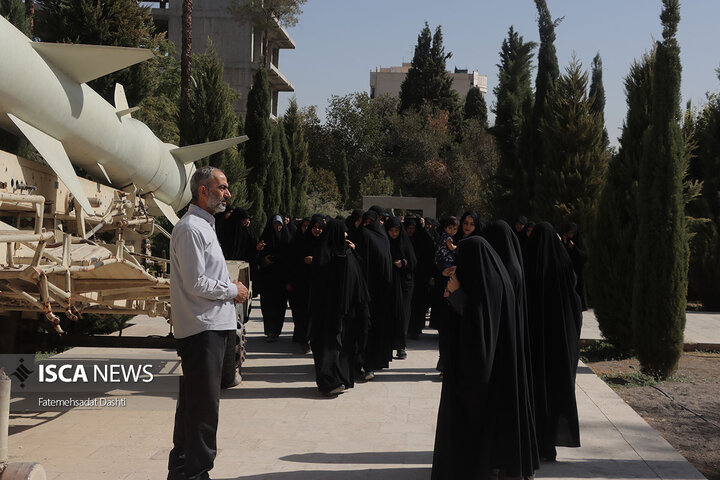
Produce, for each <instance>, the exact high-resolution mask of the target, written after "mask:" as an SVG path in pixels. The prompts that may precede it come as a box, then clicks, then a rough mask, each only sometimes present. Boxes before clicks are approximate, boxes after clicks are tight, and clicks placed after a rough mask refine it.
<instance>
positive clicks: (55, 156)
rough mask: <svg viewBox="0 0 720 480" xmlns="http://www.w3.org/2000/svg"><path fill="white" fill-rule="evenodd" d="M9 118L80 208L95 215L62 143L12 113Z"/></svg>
mask: <svg viewBox="0 0 720 480" xmlns="http://www.w3.org/2000/svg"><path fill="white" fill-rule="evenodd" d="M7 116H8V117H9V118H10V120H12V122H13V123H14V124H15V125H16V126H17V127H18V128H19V129H20V131H22V132H23V135H25V136H26V137H27V139H28V140H29V141H30V143H32V144H33V146H34V147H35V148H36V149H37V151H38V152H40V155H42V156H43V158H44V159H45V161H46V162H47V163H48V165H50V167H52V169H53V170H54V171H55V173H56V174H57V176H58V177H59V178H60V180H62V182H63V183H64V184H65V186H66V187H67V188H68V190H70V193H72V194H73V196H74V197H75V198H76V199H77V200H78V202H79V203H80V206H82V208H83V210H85V211H86V212H87V213H89V214H91V215H92V214H94V213H95V210H93V208H92V207H91V206H90V201H88V198H87V195H85V191H84V190H83V188H82V186H81V185H80V181H79V179H78V177H77V173H75V169H74V168H73V166H72V163H70V159H69V158H68V156H67V153H66V152H65V148H64V147H63V145H62V143H60V141H59V140H58V139H56V138H53V137H51V136H50V135H48V134H47V133H45V132H43V131H41V130H38V129H37V128H35V127H33V126H32V125H30V124H28V123H25V122H24V121H22V120H20V119H19V118H18V117H16V116H15V115H13V114H12V113H8V114H7Z"/></svg>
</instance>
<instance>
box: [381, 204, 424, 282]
mask: <svg viewBox="0 0 720 480" xmlns="http://www.w3.org/2000/svg"><path fill="white" fill-rule="evenodd" d="M393 227H394V228H397V229H398V230H399V231H400V233H399V235H398V237H397V238H390V236H389V235H388V240H389V241H390V254H391V255H392V259H393V261H395V260H405V262H406V269H407V270H408V271H409V272H411V273H412V272H414V271H415V266H416V265H417V258H416V257H415V249H414V248H413V246H412V242H411V241H410V237H409V236H408V234H407V232H406V231H405V229H404V228H403V224H402V222H401V221H400V219H399V218H398V217H390V218H388V219H387V221H386V222H385V231H386V232H387V231H389V230H390V229H391V228H393Z"/></svg>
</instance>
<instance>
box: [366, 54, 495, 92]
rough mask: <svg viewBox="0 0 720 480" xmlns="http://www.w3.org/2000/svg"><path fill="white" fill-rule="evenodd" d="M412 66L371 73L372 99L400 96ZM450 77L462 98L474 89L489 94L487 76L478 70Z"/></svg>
mask: <svg viewBox="0 0 720 480" xmlns="http://www.w3.org/2000/svg"><path fill="white" fill-rule="evenodd" d="M411 66H412V64H410V63H407V62H404V63H403V64H402V66H399V67H376V68H375V71H374V72H373V71H370V98H377V97H380V96H382V95H390V96H395V97H397V96H400V86H401V85H402V83H403V81H405V76H406V75H407V73H408V71H409V70H410V67H411ZM450 75H451V76H452V79H453V90H455V91H456V92H457V93H458V95H460V97H465V95H467V93H468V91H469V90H470V89H471V88H473V87H478V88H480V91H481V92H482V93H483V95H485V94H487V75H480V74H479V73H478V71H477V70H474V71H473V72H472V73H468V71H467V70H458V69H455V73H451V74H450Z"/></svg>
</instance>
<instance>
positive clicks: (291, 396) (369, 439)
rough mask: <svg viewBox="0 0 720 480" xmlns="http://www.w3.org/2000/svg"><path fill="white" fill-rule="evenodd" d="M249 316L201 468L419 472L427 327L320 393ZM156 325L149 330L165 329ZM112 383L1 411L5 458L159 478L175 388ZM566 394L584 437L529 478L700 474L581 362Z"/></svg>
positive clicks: (427, 426) (171, 358)
mask: <svg viewBox="0 0 720 480" xmlns="http://www.w3.org/2000/svg"><path fill="white" fill-rule="evenodd" d="M258 315H259V308H256V309H254V310H253V315H252V317H251V321H250V322H249V323H248V327H249V352H250V353H249V356H248V360H247V362H246V364H245V366H244V371H243V377H244V381H243V383H242V384H241V385H239V386H237V387H235V388H233V389H230V390H226V391H224V393H223V397H222V398H223V400H222V402H221V406H220V427H219V431H218V437H219V438H218V445H219V449H220V450H219V454H218V457H217V459H216V463H215V468H214V470H213V471H212V472H211V474H212V478H215V479H238V480H250V479H252V480H260V479H268V480H306V479H307V480H329V479H373V480H375V479H377V480H403V479H408V480H409V479H413V480H414V479H429V478H430V469H431V464H432V450H433V443H434V434H435V421H436V416H437V408H438V402H439V397H440V389H441V383H440V381H439V376H438V374H437V372H436V371H435V369H434V367H435V363H436V361H437V337H436V335H434V334H432V333H429V334H427V335H423V337H422V338H421V340H419V341H414V342H412V341H411V343H410V345H409V357H408V359H407V360H403V361H400V360H396V361H394V362H393V363H392V365H391V368H390V369H389V370H387V371H384V372H381V373H379V374H378V375H377V378H376V379H375V380H373V381H372V382H369V383H364V384H358V385H356V387H355V388H354V389H352V390H350V391H348V392H346V393H344V394H342V395H340V396H339V397H337V398H334V399H328V398H324V397H322V396H320V395H319V394H318V393H317V389H316V387H315V382H314V375H313V367H312V358H311V356H310V355H303V354H301V353H300V352H299V350H298V348H297V346H296V345H295V344H293V343H291V341H290V338H289V333H290V332H291V329H292V324H291V323H286V325H285V333H284V334H283V336H282V337H281V339H280V341H279V342H277V343H273V344H268V343H266V342H265V341H264V339H263V336H262V323H261V321H260V320H259V319H258ZM140 323H142V324H145V326H142V325H140V324H138V327H137V329H139V328H147V324H146V322H140ZM159 324H160V325H161V327H160V328H159V331H158V332H157V333H160V334H164V333H165V326H164V323H163V321H162V320H159ZM133 328H136V327H133ZM137 331H139V330H137ZM137 331H136V332H133V331H132V329H130V331H127V332H126V335H129V334H135V333H137ZM426 332H433V331H431V330H426ZM64 355H65V356H67V357H68V358H108V357H112V358H117V357H118V356H121V355H122V357H123V358H132V357H134V358H138V359H140V358H154V359H157V358H163V359H165V360H166V361H167V364H166V368H165V369H164V372H166V374H167V375H168V376H173V375H176V374H177V366H178V365H177V357H176V355H175V354H174V352H172V351H158V350H130V349H124V350H102V349H91V348H82V349H81V348H76V349H72V350H70V351H68V352H66V353H65V354H64ZM113 393H116V394H119V395H123V396H124V397H125V398H127V406H126V407H124V408H115V409H110V408H98V409H73V410H70V411H68V412H64V413H39V414H13V415H11V420H10V424H11V437H10V461H11V462H20V461H35V462H40V463H42V464H43V466H44V467H45V469H46V471H47V472H48V478H49V479H57V480H69V479H82V480H88V479H91V480H101V479H112V480H119V479H122V480H140V479H162V478H165V475H166V464H167V456H168V452H169V449H170V445H171V435H172V422H173V413H174V408H175V400H174V395H173V394H172V393H154V394H149V393H134V394H129V393H127V392H113ZM577 399H578V407H579V412H580V421H581V426H580V428H581V437H582V443H583V446H582V447H581V448H578V449H566V448H560V449H558V462H557V463H554V464H543V465H542V468H541V469H540V470H539V471H538V472H537V477H538V478H547V479H555V478H557V479H571V478H578V479H593V478H606V479H654V478H659V479H664V480H665V479H667V480H670V479H677V480H685V479H688V480H690V479H702V478H703V477H702V475H701V474H700V473H698V471H697V470H696V469H695V468H694V467H693V466H692V465H690V464H689V463H688V462H687V461H686V460H685V459H684V458H683V457H682V456H680V455H679V454H678V453H677V452H676V451H675V450H674V449H673V448H672V447H671V446H670V445H669V444H668V443H667V442H666V441H665V440H663V439H662V437H660V436H659V435H658V434H657V433H656V432H655V431H654V430H653V429H652V428H651V427H649V426H648V424H647V423H645V421H644V420H642V418H641V417H640V416H638V415H637V414H636V413H635V412H634V411H633V410H632V409H631V408H630V407H629V406H627V405H626V404H625V403H624V402H623V400H622V399H620V398H619V397H618V396H617V395H615V393H614V392H613V391H612V390H611V389H610V388H609V387H608V386H606V385H605V383H603V382H602V381H601V380H600V379H598V378H597V377H596V376H595V375H594V374H593V373H592V372H591V371H590V369H588V368H587V367H585V366H584V365H580V367H579V370H578V377H577Z"/></svg>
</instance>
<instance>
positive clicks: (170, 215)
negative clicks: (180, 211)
mask: <svg viewBox="0 0 720 480" xmlns="http://www.w3.org/2000/svg"><path fill="white" fill-rule="evenodd" d="M151 198H152V201H153V202H154V203H155V206H156V207H157V208H158V209H159V210H160V211H161V212H162V213H163V215H165V216H166V217H167V219H168V220H170V223H172V224H173V225H175V224H176V223H177V222H179V221H180V219H179V218H178V216H177V214H176V213H175V210H173V208H172V207H171V206H170V205H168V204H167V203H165V202H163V201H161V200H158V199H157V197H155V195H151Z"/></svg>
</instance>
